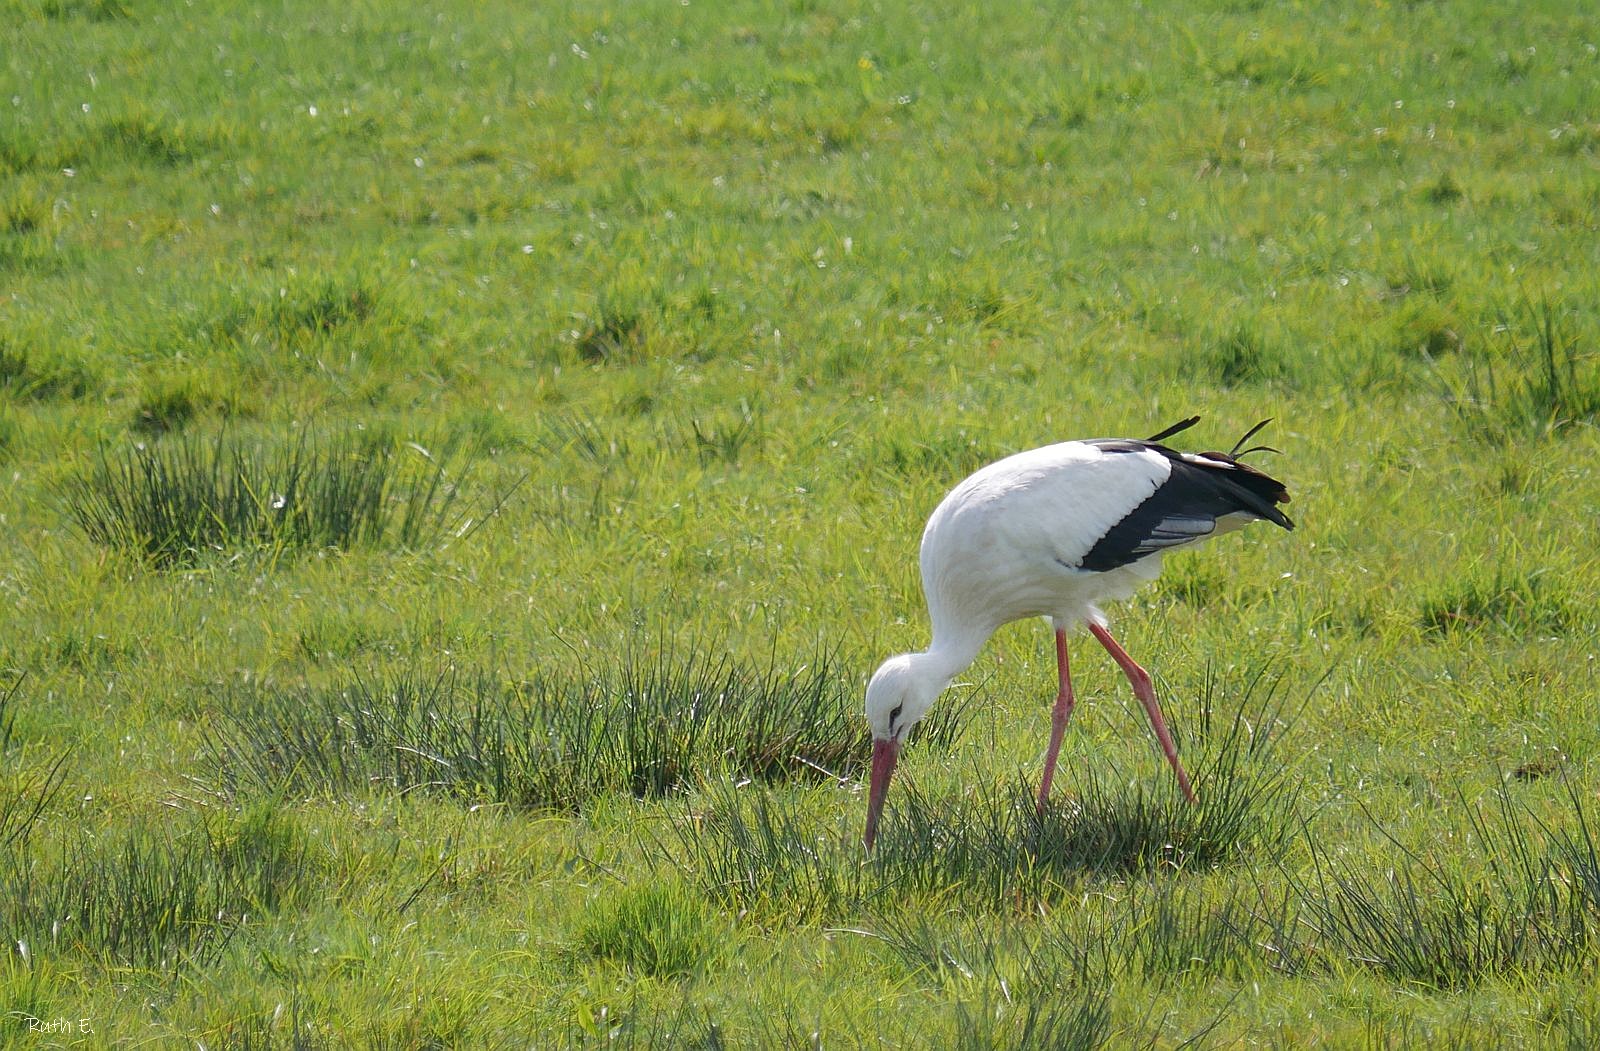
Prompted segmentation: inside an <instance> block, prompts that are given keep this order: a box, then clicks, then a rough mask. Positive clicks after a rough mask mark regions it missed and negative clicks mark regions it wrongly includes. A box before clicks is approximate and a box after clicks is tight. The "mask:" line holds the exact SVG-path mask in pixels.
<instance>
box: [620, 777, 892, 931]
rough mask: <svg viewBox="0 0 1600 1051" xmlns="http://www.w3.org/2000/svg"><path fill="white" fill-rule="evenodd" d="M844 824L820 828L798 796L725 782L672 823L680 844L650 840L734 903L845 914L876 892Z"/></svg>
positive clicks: (800, 913)
mask: <svg viewBox="0 0 1600 1051" xmlns="http://www.w3.org/2000/svg"><path fill="white" fill-rule="evenodd" d="M843 824H844V822H835V823H834V824H832V825H831V826H819V825H818V824H817V823H816V822H815V821H814V819H811V818H810V817H809V816H808V815H806V814H805V813H804V812H803V811H802V809H801V808H800V806H799V805H798V803H797V801H795V800H793V799H786V798H784V797H782V796H779V795H775V794H773V793H769V792H765V791H759V790H745V789H741V788H739V787H736V786H732V785H728V784H722V785H718V786H715V787H714V788H713V789H712V791H711V792H710V793H709V794H708V797H707V799H705V800H704V801H702V802H701V803H699V804H697V805H696V806H694V808H693V809H692V810H691V812H690V813H689V814H688V815H687V816H686V817H685V818H683V819H681V820H679V821H677V822H675V823H674V824H673V828H672V831H673V838H674V839H675V840H676V843H675V844H673V845H669V844H667V843H665V842H660V841H656V842H654V843H652V844H651V845H652V846H653V847H654V848H655V853H656V854H657V856H658V857H662V858H664V859H665V860H667V861H668V862H670V863H672V864H675V865H677V866H678V867H679V868H680V869H681V870H682V871H683V872H684V873H685V874H686V875H687V876H688V877H689V878H690V879H691V880H693V881H694V882H695V883H697V884H699V886H700V889H701V890H702V891H703V892H704V893H705V894H706V895H707V896H708V897H710V898H711V899H712V900H714V901H717V902H720V903H721V904H723V905H725V906H727V907H729V908H733V909H740V910H744V909H752V910H756V911H758V912H766V913H772V914H774V915H781V916H785V917H790V918H797V919H802V920H803V919H814V918H819V917H840V916H843V915H845V914H846V913H847V912H849V911H850V910H852V909H853V908H855V907H856V906H858V905H860V904H861V903H862V902H863V901H865V900H867V899H868V898H869V896H870V894H871V884H869V883H868V882H867V877H866V872H865V870H864V869H863V868H862V867H861V864H860V856H859V846H858V844H857V843H856V841H855V839H854V837H853V835H851V834H850V833H849V832H846V831H844V829H843V827H842V826H843ZM849 825H850V827H851V828H854V823H853V822H850V823H849Z"/></svg>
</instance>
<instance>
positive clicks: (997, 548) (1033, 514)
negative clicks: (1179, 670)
mask: <svg viewBox="0 0 1600 1051" xmlns="http://www.w3.org/2000/svg"><path fill="white" fill-rule="evenodd" d="M1171 473H1172V465H1171V463H1169V462H1168V460H1167V459H1166V457H1164V456H1161V455H1159V454H1157V453H1153V452H1138V453H1129V454H1114V453H1108V452H1106V451H1104V450H1103V449H1101V448H1100V447H1098V446H1096V445H1093V444H1090V443H1089V442H1062V443H1060V444H1059V445H1047V446H1045V447H1043V448H1041V449H1031V450H1029V451H1028V452H1022V453H1017V454H1016V455H1015V456H1008V457H1006V458H1005V459H1003V460H999V461H997V462H995V463H992V464H990V465H989V466H987V467H984V468H983V469H981V470H979V471H978V472H976V473H975V474H973V475H971V476H970V477H968V478H967V479H966V481H964V482H962V483H961V484H960V485H958V486H956V487H955V489H953V490H951V492H950V494H949V495H948V496H946V497H945V498H944V500H943V501H941V502H940V504H939V506H938V507H937V508H936V509H935V510H934V512H933V515H932V516H931V517H929V519H928V525H927V528H926V529H924V530H923V533H922V555H921V560H922V589H923V594H924V595H925V596H926V597H927V600H928V614H929V617H930V618H931V619H932V621H933V648H934V649H945V648H949V649H962V648H968V647H970V649H971V651H972V655H973V656H976V654H977V650H978V648H980V647H981V646H982V645H983V643H984V641H985V640H986V639H988V638H989V636H990V635H993V634H994V632H995V630H996V629H997V628H999V627H1000V625H1002V624H1006V623H1009V622H1011V621H1013V620H1020V619H1022V618H1024V617H1050V618H1052V619H1053V620H1055V621H1056V622H1057V623H1059V624H1077V623H1082V622H1085V621H1095V622H1097V623H1104V621H1105V616H1104V614H1103V613H1102V612H1101V610H1100V605H1099V604H1100V603H1101V602H1104V601H1108V600H1112V599H1123V598H1127V597H1128V596H1130V595H1132V594H1133V592H1134V589H1135V588H1137V587H1138V586H1139V585H1140V584H1142V583H1145V582H1146V581H1150V580H1154V579H1155V578H1156V577H1157V576H1158V575H1160V573H1161V555H1160V553H1159V552H1156V553H1153V554H1152V555H1150V556H1149V557H1148V558H1143V559H1140V560H1138V561H1135V562H1130V563H1129V564H1127V565H1126V566H1120V567H1118V568H1116V569H1112V570H1105V571H1100V572H1091V571H1088V570H1084V569H1079V568H1076V567H1077V566H1079V565H1080V564H1081V563H1082V561H1083V556H1084V555H1085V554H1087V553H1088V552H1089V550H1090V549H1091V548H1092V547H1094V545H1095V543H1096V542H1097V541H1099V540H1100V539H1101V538H1102V537H1104V536H1105V535H1106V532H1107V531H1108V530H1109V529H1110V528H1111V527H1112V525H1114V524H1116V523H1117V522H1120V521H1121V520H1122V519H1124V518H1126V517H1127V515H1128V513H1129V512H1131V511H1132V510H1133V509H1134V508H1136V507H1138V506H1139V505H1140V504H1142V503H1144V502H1145V501H1146V500H1148V499H1149V498H1150V497H1151V495H1152V494H1154V493H1155V491H1156V489H1157V488H1159V487H1160V486H1161V484H1162V483H1163V482H1165V481H1166V480H1167V478H1168V476H1169V475H1171ZM969 662H970V658H969ZM958 670H959V669H958Z"/></svg>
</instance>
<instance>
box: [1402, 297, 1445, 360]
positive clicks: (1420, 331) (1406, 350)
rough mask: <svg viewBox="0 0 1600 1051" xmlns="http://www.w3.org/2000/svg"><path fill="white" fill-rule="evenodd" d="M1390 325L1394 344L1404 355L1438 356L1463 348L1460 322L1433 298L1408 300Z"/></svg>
mask: <svg viewBox="0 0 1600 1051" xmlns="http://www.w3.org/2000/svg"><path fill="white" fill-rule="evenodd" d="M1391 324H1392V332H1393V335H1392V336H1391V345H1392V347H1393V348H1394V351H1395V352H1396V353H1397V354H1400V355H1402V356H1405V357H1426V358H1439V357H1442V356H1444V355H1446V354H1451V353H1454V352H1455V351H1458V350H1460V349H1461V334H1460V330H1461V327H1462V326H1461V323H1460V322H1459V321H1457V320H1456V318H1455V316H1454V315H1453V314H1452V313H1451V312H1450V311H1449V310H1447V309H1446V308H1444V307H1443V306H1441V305H1439V304H1438V303H1436V302H1434V301H1433V300H1432V299H1430V298H1425V297H1416V298H1410V299H1408V300H1407V301H1406V302H1405V304H1404V305H1402V306H1401V307H1400V308H1399V309H1398V310H1397V311H1396V312H1395V316H1394V319H1393V321H1392V323H1391Z"/></svg>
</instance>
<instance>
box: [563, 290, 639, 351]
mask: <svg viewBox="0 0 1600 1051" xmlns="http://www.w3.org/2000/svg"><path fill="white" fill-rule="evenodd" d="M581 320H582V324H581V326H580V327H579V328H576V329H574V330H573V331H572V334H571V338H572V349H573V350H574V351H576V352H577V355H578V358H579V360H581V361H586V362H590V363H592V364H615V363H619V362H629V361H636V360H638V359H639V358H640V357H642V356H643V353H644V346H645V340H646V333H645V321H644V317H643V315H642V314H641V313H640V312H639V311H637V310H635V309H633V308H631V307H628V306H626V305H623V304H619V303H617V302H614V301H611V300H602V301H601V303H600V305H599V307H598V308H597V309H596V311H595V314H594V316H592V317H584V318H582V319H581Z"/></svg>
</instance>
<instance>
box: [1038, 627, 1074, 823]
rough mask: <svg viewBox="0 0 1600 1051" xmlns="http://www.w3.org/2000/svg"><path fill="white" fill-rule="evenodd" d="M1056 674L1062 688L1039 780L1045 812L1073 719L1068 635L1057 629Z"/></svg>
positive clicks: (1040, 804) (1052, 716)
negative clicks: (1068, 722)
mask: <svg viewBox="0 0 1600 1051" xmlns="http://www.w3.org/2000/svg"><path fill="white" fill-rule="evenodd" d="M1056 674H1057V676H1058V678H1059V679H1060V681H1061V687H1060V689H1058V690H1057V691H1056V704H1055V707H1054V708H1052V709H1051V711H1050V747H1049V748H1048V749H1047V750H1046V751H1045V753H1044V777H1043V778H1041V779H1040V780H1039V809H1040V810H1041V811H1042V810H1044V804H1045V800H1047V799H1049V798H1050V782H1051V780H1052V779H1054V777H1055V776H1056V756H1058V755H1060V754H1061V737H1062V735H1063V734H1065V733H1066V730H1067V720H1068V719H1070V718H1072V705H1073V697H1072V677H1071V676H1070V675H1068V674H1067V633H1066V631H1064V630H1063V629H1061V628H1057V629H1056Z"/></svg>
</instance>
